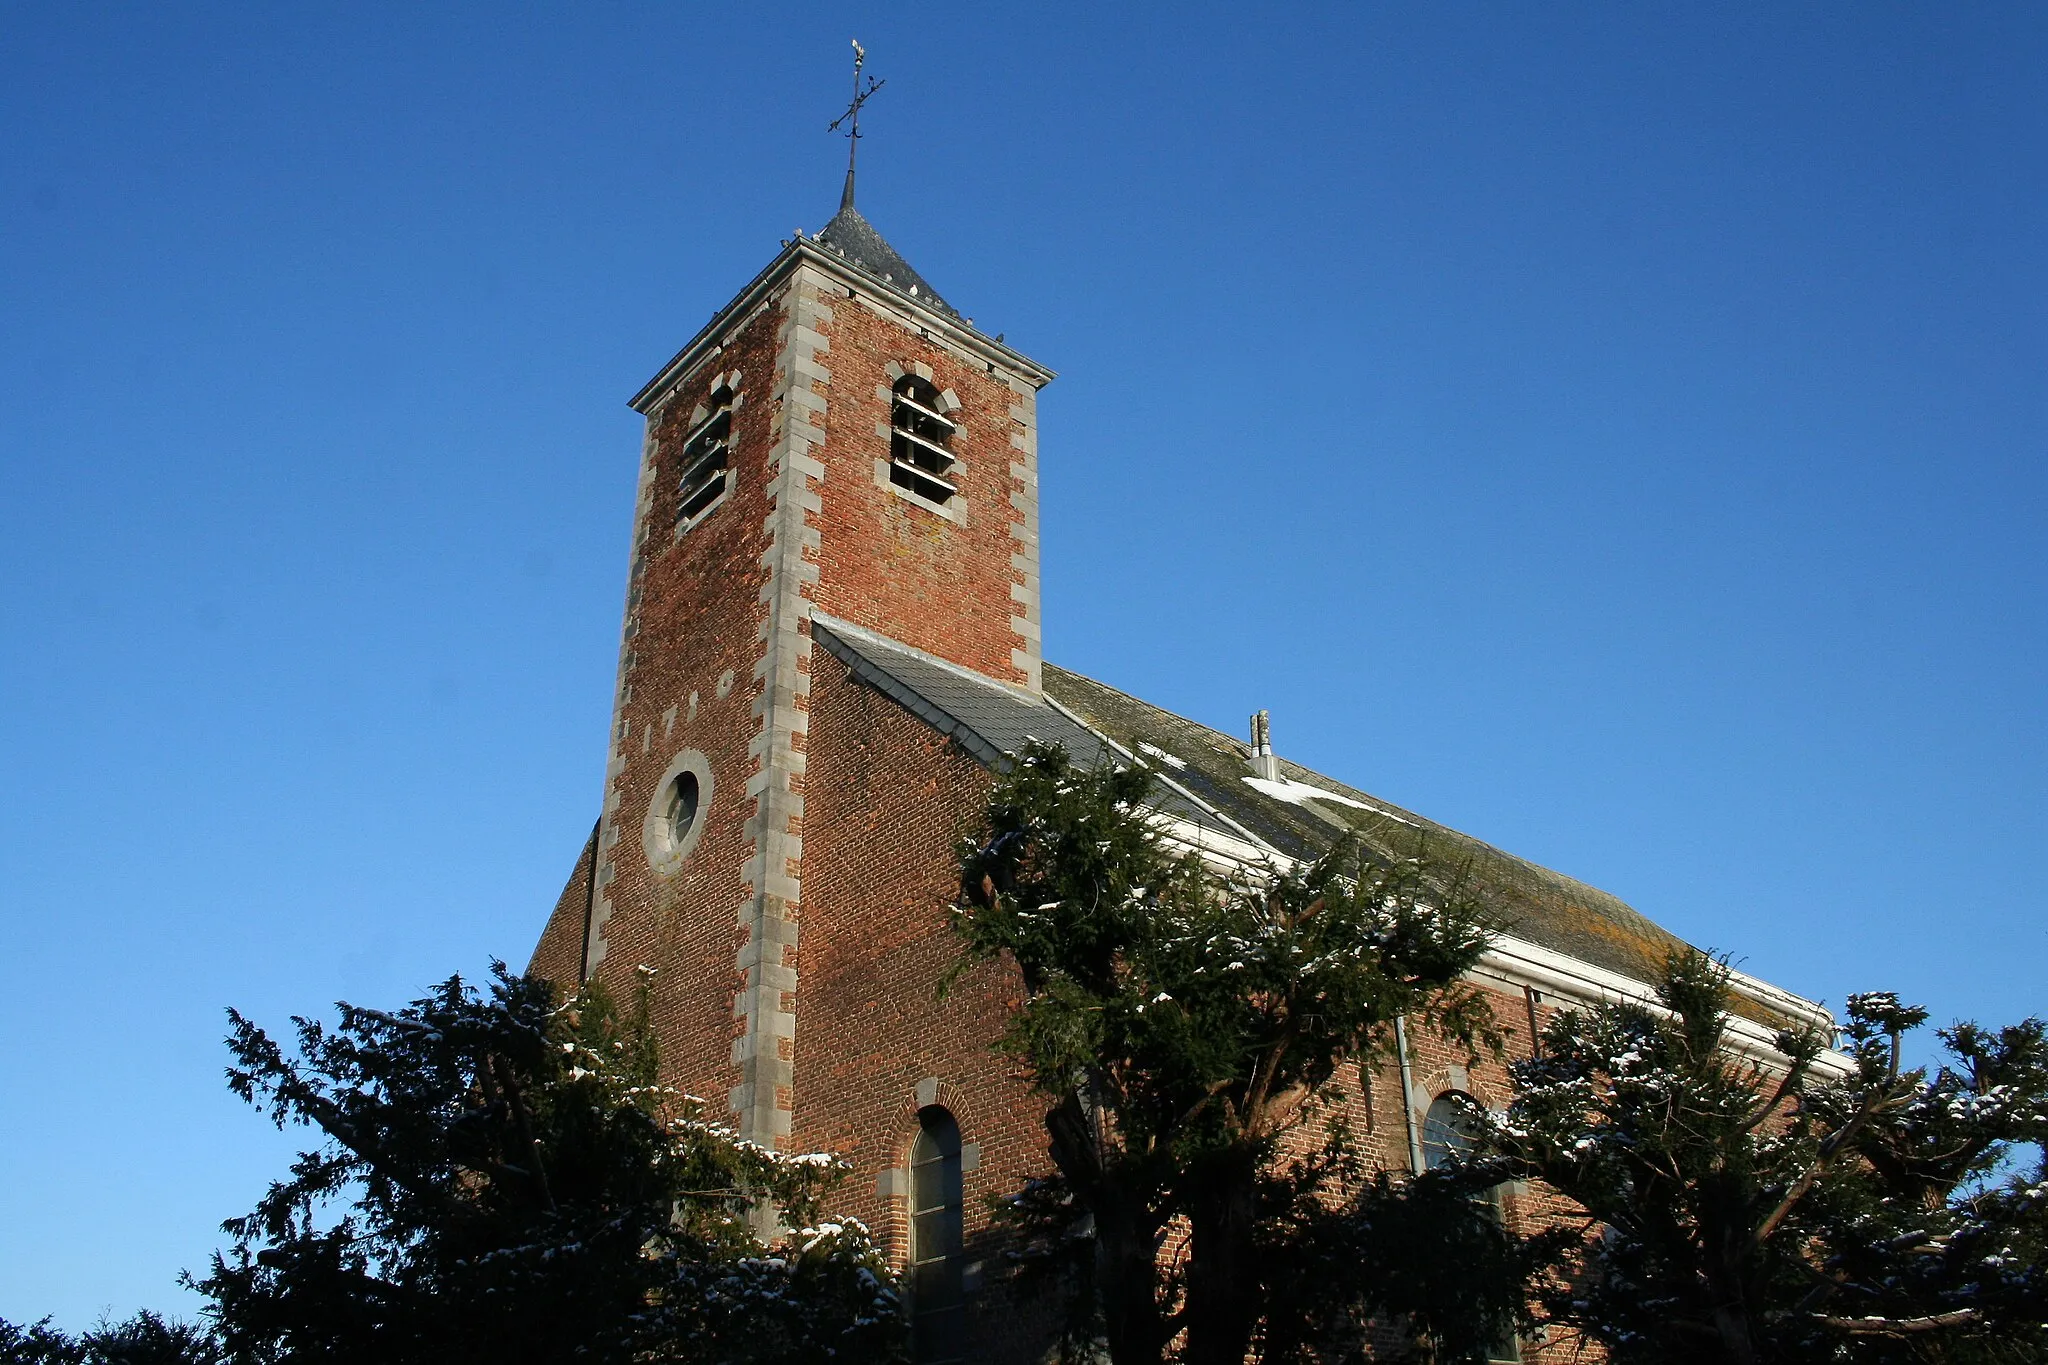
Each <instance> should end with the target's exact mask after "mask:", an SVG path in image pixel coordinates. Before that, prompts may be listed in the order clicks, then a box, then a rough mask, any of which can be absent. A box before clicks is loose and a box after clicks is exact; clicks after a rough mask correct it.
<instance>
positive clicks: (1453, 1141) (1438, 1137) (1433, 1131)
mask: <svg viewBox="0 0 2048 1365" xmlns="http://www.w3.org/2000/svg"><path fill="white" fill-rule="evenodd" d="M1478 1111H1479V1101H1477V1100H1475V1099H1473V1098H1472V1097H1471V1096H1470V1095H1467V1094H1464V1093H1462V1092H1460V1091H1457V1090H1446V1091H1445V1092H1444V1093H1443V1094H1441V1095H1438V1096H1437V1097H1436V1098H1435V1099H1433V1100H1431V1101H1430V1103H1429V1113H1428V1114H1427V1115H1425V1116H1424V1117H1423V1120H1422V1165H1423V1167H1424V1169H1426V1170H1435V1169H1436V1168H1437V1167H1438V1166H1441V1165H1443V1164H1444V1163H1445V1162H1446V1161H1449V1160H1451V1159H1452V1158H1453V1157H1461V1156H1464V1155H1466V1154H1467V1153H1469V1152H1470V1151H1471V1150H1472V1148H1473V1146H1474V1145H1475V1143H1476V1139H1477V1135H1478V1131H1479V1116H1478Z"/></svg>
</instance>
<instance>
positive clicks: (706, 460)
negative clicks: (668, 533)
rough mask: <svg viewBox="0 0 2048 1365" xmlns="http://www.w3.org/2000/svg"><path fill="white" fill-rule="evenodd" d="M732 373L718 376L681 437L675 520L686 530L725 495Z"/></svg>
mask: <svg viewBox="0 0 2048 1365" xmlns="http://www.w3.org/2000/svg"><path fill="white" fill-rule="evenodd" d="M735 377H736V376H731V375H728V376H721V377H720V379H719V380H718V382H717V383H716V384H715V385H714V386H713V387H712V390H711V393H710V396H709V397H707V398H706V399H705V400H704V405H703V406H702V407H700V408H698V409H697V412H696V421H695V422H693V423H692V424H691V427H690V432H689V434H688V435H687V436H685V437H684V438H683V477H682V489H681V497H680V499H679V500H678V501H677V504H676V521H677V522H678V523H679V524H681V525H682V527H683V528H684V529H685V530H687V529H689V528H690V527H691V526H694V525H696V524H697V523H698V522H699V521H701V520H703V518H704V515H705V514H706V513H707V512H709V511H710V510H711V509H712V508H713V507H714V506H716V505H717V503H718V500H719V499H720V498H722V497H724V496H725V485H726V479H727V473H726V471H727V468H728V466H730V464H731V463H732V410H733V406H734V405H735V404H736V403H737V402H738V401H739V395H738V394H737V393H735V392H734V390H733V381H734V378H735Z"/></svg>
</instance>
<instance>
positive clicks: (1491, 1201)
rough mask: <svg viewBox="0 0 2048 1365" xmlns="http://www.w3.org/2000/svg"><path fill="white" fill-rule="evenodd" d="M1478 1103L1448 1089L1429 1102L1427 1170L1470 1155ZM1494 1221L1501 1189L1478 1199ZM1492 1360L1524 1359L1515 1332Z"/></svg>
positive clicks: (1490, 1354) (1491, 1353)
mask: <svg viewBox="0 0 2048 1365" xmlns="http://www.w3.org/2000/svg"><path fill="white" fill-rule="evenodd" d="M1478 1136H1479V1101H1477V1100H1475V1099H1473V1098H1472V1097H1471V1096H1470V1095H1467V1094H1464V1093H1462V1092H1460V1091H1456V1090H1447V1091H1445V1092H1444V1093H1443V1094H1441V1095H1438V1096H1437V1097H1436V1098H1435V1099H1433V1100H1431V1101H1430V1102H1429V1112H1428V1113H1427V1114H1426V1115H1424V1116H1423V1120H1422V1165H1423V1168H1424V1169H1425V1170H1435V1169H1436V1168H1437V1167H1438V1166H1441V1165H1444V1164H1445V1163H1446V1162H1449V1161H1452V1160H1454V1159H1456V1158H1459V1157H1463V1156H1466V1155H1469V1154H1470V1153H1471V1152H1472V1150H1473V1148H1475V1147H1476V1146H1478ZM1478 1197H1479V1199H1481V1200H1483V1201H1484V1202H1485V1205H1486V1208H1487V1210H1488V1211H1489V1212H1490V1213H1492V1214H1493V1216H1494V1217H1495V1218H1499V1217H1500V1216H1501V1214H1502V1210H1501V1204H1500V1189H1499V1187H1498V1186H1496V1187H1495V1188H1493V1189H1491V1190H1488V1191H1487V1192H1486V1193H1485V1194H1483V1195H1480V1196H1478ZM1486 1358H1487V1359H1488V1360H1490V1361H1512V1360H1520V1359H1521V1358H1522V1349H1521V1343H1519V1342H1518V1341H1516V1340H1515V1334H1514V1333H1513V1332H1512V1331H1508V1332H1503V1333H1502V1334H1501V1336H1500V1338H1499V1339H1498V1340H1497V1341H1495V1342H1494V1343H1493V1345H1492V1346H1491V1347H1490V1348H1489V1349H1488V1351H1487V1353H1486Z"/></svg>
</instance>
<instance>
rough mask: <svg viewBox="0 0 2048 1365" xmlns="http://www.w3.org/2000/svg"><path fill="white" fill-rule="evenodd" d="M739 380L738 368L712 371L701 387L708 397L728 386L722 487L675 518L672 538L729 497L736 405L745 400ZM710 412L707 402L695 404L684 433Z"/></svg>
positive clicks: (683, 533)
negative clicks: (729, 398) (727, 431)
mask: <svg viewBox="0 0 2048 1365" xmlns="http://www.w3.org/2000/svg"><path fill="white" fill-rule="evenodd" d="M740 381H741V374H740V372H739V371H738V370H729V371H726V372H724V373H722V374H714V375H712V376H711V381H710V383H709V384H708V385H706V387H705V389H704V393H705V395H706V396H707V397H709V396H710V395H711V394H714V393H717V392H718V391H719V389H721V388H727V389H731V390H732V402H731V403H730V404H729V405H728V407H729V409H730V411H731V412H732V423H733V425H732V430H731V432H730V434H728V435H727V437H726V443H725V444H726V452H725V487H723V488H721V489H720V490H719V491H718V496H717V497H715V498H713V499H712V500H711V501H710V502H708V503H706V504H705V505H704V506H702V507H700V508H698V509H697V514H696V515H695V516H692V517H681V516H678V517H677V518H676V530H675V538H676V539H677V540H681V539H682V538H683V537H684V536H686V535H688V534H689V533H690V532H692V531H694V530H696V529H697V528H698V527H699V526H702V525H703V524H704V522H705V520H706V519H707V518H709V517H710V516H711V514H712V513H713V512H716V511H717V510H718V509H719V508H721V507H723V506H725V504H726V500H727V499H729V498H731V497H732V486H733V477H734V473H735V471H734V469H733V454H734V450H735V448H736V447H737V445H738V444H739V441H738V435H739V418H740V409H741V407H742V406H744V405H745V403H746V401H747V395H746V391H745V390H744V389H742V388H741V387H740ZM711 416H712V410H711V408H710V407H709V406H707V405H706V404H703V403H699V404H697V406H696V408H695V409H694V410H693V411H692V412H691V413H690V421H689V424H688V425H687V426H685V427H684V428H683V430H684V433H685V434H687V433H689V432H692V431H695V430H696V429H697V428H698V426H700V425H701V424H702V423H703V422H705V421H706V420H707V419H709V418H710V417H711ZM683 472H684V471H682V470H678V471H677V477H678V478H679V479H680V478H681V476H682V474H683Z"/></svg>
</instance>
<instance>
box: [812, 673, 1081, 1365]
mask: <svg viewBox="0 0 2048 1365" xmlns="http://www.w3.org/2000/svg"><path fill="white" fill-rule="evenodd" d="M813 657H814V659H815V660H816V661H817V673H816V676H815V677H814V678H813V681H812V691H811V702H812V707H811V748H810V757H811V768H810V778H811V781H810V799H809V813H810V818H811V825H810V830H811V834H810V837H809V839H808V840H807V846H806V853H805V862H806V877H805V887H806V900H805V911H804V930H803V938H802V945H801V947H800V949H799V950H798V960H799V963H800V964H801V965H800V971H799V974H800V976H801V977H802V979H803V1004H802V1025H801V1026H802V1029H803V1057H804V1061H803V1065H802V1066H801V1067H800V1068H799V1069H798V1071H797V1078H796V1097H797V1104H796V1131H795V1134H794V1139H795V1141H796V1143H797V1144H798V1145H799V1146H800V1147H802V1148H803V1149H805V1150H818V1151H832V1152H837V1153H839V1154H841V1155H842V1156H844V1157H846V1158H847V1160H848V1161H850V1162H851V1163H852V1166H853V1175H852V1177H851V1179H850V1180H849V1181H848V1183H847V1185H846V1186H845V1187H843V1189H842V1190H841V1192H840V1194H839V1196H838V1198H837V1199H836V1201H835V1202H836V1203H837V1204H838V1206H839V1208H838V1211H840V1212H843V1213H846V1214H850V1215H852V1216H854V1217H857V1218H859V1219H861V1220H862V1221H863V1222H865V1223H867V1224H868V1225H869V1227H871V1228H873V1229H874V1230H875V1232H876V1233H877V1234H878V1235H879V1236H881V1237H882V1238H884V1239H885V1241H886V1244H887V1246H888V1247H889V1249H890V1253H891V1255H892V1257H894V1259H895V1260H896V1261H897V1262H898V1264H899V1265H900V1264H902V1263H903V1262H904V1261H905V1259H906V1258H907V1255H908V1251H909V1221H908V1213H907V1203H906V1198H905V1196H906V1195H907V1192H908V1191H907V1186H906V1183H905V1180H904V1172H905V1170H906V1169H907V1167H908V1166H909V1152H910V1144H911V1140H912V1139H913V1138H914V1137H915V1136H916V1133H917V1111H918V1109H919V1108H920V1107H921V1106H923V1105H926V1104H932V1103H937V1104H942V1105H944V1106H945V1107H946V1108H947V1109H949V1110H951V1111H952V1113H953V1117H954V1118H955V1119H956V1120H957V1121H958V1122H959V1124H960V1131H961V1140H962V1142H963V1143H964V1144H966V1145H967V1146H968V1148H969V1149H970V1150H971V1152H972V1158H971V1161H969V1162H967V1163H964V1164H968V1165H971V1166H972V1169H971V1170H968V1171H966V1173H965V1175H964V1177H963V1182H964V1185H965V1195H966V1210H965V1218H966V1228H965V1231H966V1245H967V1253H966V1254H967V1260H968V1264H969V1283H970V1284H973V1283H974V1282H975V1275H976V1267H978V1266H980V1265H982V1264H984V1263H986V1264H988V1266H989V1269H990V1271H991V1274H993V1272H994V1271H995V1270H996V1269H998V1268H999V1267H1000V1265H1001V1261H1000V1259H999V1257H1000V1252H1001V1247H1000V1246H999V1245H998V1243H997V1239H996V1238H994V1237H993V1236H992V1235H991V1233H990V1231H989V1227H988V1207H987V1203H988V1200H989V1199H990V1198H992V1197H999V1196H1003V1195H1007V1194H1010V1193H1013V1192H1015V1191H1016V1190H1017V1189H1018V1188H1019V1187H1021V1186H1022V1185H1023V1183H1024V1182H1025V1181H1026V1180H1029V1179H1031V1178H1032V1177H1034V1176H1041V1175H1044V1174H1045V1173H1046V1172H1047V1170H1048V1168H1049V1167H1048V1159H1047V1157H1046V1150H1045V1148H1046V1138H1045V1130H1044V1126H1043V1123H1042V1120H1041V1114H1042V1112H1043V1110H1042V1106H1041V1104H1040V1102H1039V1101H1038V1100H1037V1099H1035V1098H1034V1097H1033V1096H1032V1094H1031V1092H1030V1090H1029V1088H1028V1087H1027V1086H1026V1085H1025V1083H1024V1081H1023V1080H1022V1078H1021V1077H1019V1076H1018V1075H1017V1074H1016V1073H1015V1068H1014V1066H1013V1064H1011V1063H1010V1062H1008V1061H1007V1059H1005V1058H1002V1057H1000V1056H998V1055H997V1054H996V1053H995V1052H994V1051H993V1050H992V1048H991V1044H993V1043H994V1042H995V1040H996V1037H997V1036H998V1034H999V1033H1000V1031H1001V1029H1002V1026H1003V1021H1004V1019H1005V1017H1006V1016H1007V1013H1008V1011H1009V1010H1010V1009H1012V1008H1013V1007H1014V1006H1015V1005H1016V1004H1017V1003H1018V1002H1019V1001H1020V1000H1021V997H1022V994H1023V985H1022V982H1021V981H1020V980H1019V979H1018V977H1017V975H1016V973H1015V971H1014V969H1006V968H1001V967H997V966H994V965H985V966H981V967H977V968H975V969H973V970H971V971H969V972H967V973H965V974H964V975H962V976H961V977H959V978H958V979H957V980H956V981H955V982H954V983H953V985H952V987H951V988H950V989H949V990H948V992H947V994H946V996H945V998H944V999H941V998H940V997H939V993H938V984H939V982H940V980H941V979H942V978H943V977H944V976H945V975H946V973H947V972H948V971H949V970H951V969H952V968H953V967H954V966H955V965H956V964H957V963H958V961H959V957H960V945H959V941H958V939H957V938H955V936H954V934H953V932H952V929H951V928H950V927H949V925H948V923H947V918H946V906H947V905H949V904H950V903H951V901H952V899H953V895H954V892H955V891H956V889H957V886H958V874H957V871H956V869H957V866H958V864H957V861H956V860H955V857H954V846H955V843H956V841H957V840H958V839H959V838H960V837H961V835H962V834H963V833H966V832H968V831H969V830H970V829H971V828H972V825H973V822H974V820H975V819H976V818H977V817H978V816H979V815H980V813H981V810H982V808H983V806H984V804H985V802H986V799H987V795H988V790H989V783H990V780H991V779H990V775H989V773H988V772H987V770H986V769H984V768H982V767H981V766H979V765H978V764H976V763H975V762H974V761H973V760H972V759H970V758H968V757H967V756H966V755H965V754H963V753H961V752H960V751H959V750H958V749H957V748H956V747H954V746H953V745H952V744H951V743H950V742H949V741H946V740H944V739H942V738H941V737H940V736H939V735H938V734H937V733H935V732H934V731H933V730H932V729H931V728H930V727H929V726H927V725H925V724H924V723H923V722H922V721H920V720H918V719H916V718H915V717H913V716H912V715H911V714H910V713H909V712H907V711H905V710H904V709H903V708H902V707H900V706H898V705H897V704H896V703H895V702H894V701H891V700H890V699H889V698H887V697H885V696H883V695H882V694H881V693H879V692H877V691H875V690H874V689H873V688H870V687H868V686H866V685H865V684H862V683H860V682H858V681H856V680H854V679H853V678H852V677H850V676H849V674H848V670H847V669H846V666H845V665H844V664H841V663H840V662H839V661H838V660H837V659H835V658H833V657H832V656H831V655H829V654H827V653H825V652H824V651H822V650H821V651H819V652H818V653H817V654H816V655H814V656H813ZM1049 1313H1050V1306H1047V1305H1039V1306H1035V1307H1033V1308H1031V1309H1026V1308H1023V1307H1021V1306H1019V1305H1017V1304H1015V1303H1012V1302H1010V1301H1009V1300H1008V1299H1007V1298H1006V1297H1005V1296H1004V1295H1003V1294H1002V1293H1001V1292H1000V1291H999V1289H998V1287H997V1286H995V1285H993V1284H987V1285H984V1287H983V1288H982V1290H981V1291H980V1292H978V1293H976V1294H975V1295H974V1296H973V1299H972V1308H971V1318H972V1325H973V1326H974V1327H975V1330H976V1334H977V1336H978V1337H979V1339H980V1341H981V1343H982V1346H981V1348H980V1349H981V1354H977V1355H976V1356H975V1358H976V1359H978V1360H990V1361H1013V1360H1014V1361H1017V1362H1020V1365H1021V1362H1023V1361H1026V1360H1035V1359H1037V1358H1038V1356H1039V1355H1040V1354H1041V1353H1042V1351H1043V1348H1044V1346H1045V1345H1046V1344H1047V1342H1046V1339H1045V1338H1044V1333H1046V1332H1048V1331H1050V1330H1051V1329H1050V1323H1051V1318H1050V1317H1049Z"/></svg>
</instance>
